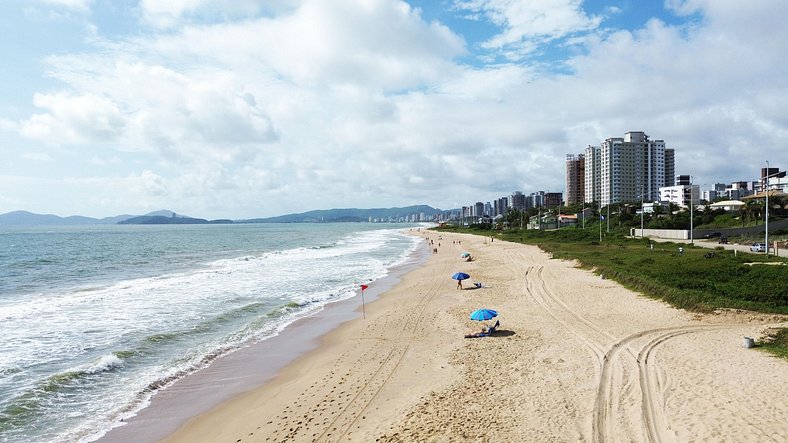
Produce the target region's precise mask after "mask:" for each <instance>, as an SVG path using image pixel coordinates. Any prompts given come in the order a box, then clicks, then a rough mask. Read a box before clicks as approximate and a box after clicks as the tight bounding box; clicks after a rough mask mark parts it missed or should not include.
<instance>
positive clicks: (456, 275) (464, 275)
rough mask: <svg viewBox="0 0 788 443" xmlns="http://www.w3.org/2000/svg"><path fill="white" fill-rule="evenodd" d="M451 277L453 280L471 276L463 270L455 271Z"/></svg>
mask: <svg viewBox="0 0 788 443" xmlns="http://www.w3.org/2000/svg"><path fill="white" fill-rule="evenodd" d="M451 278H452V279H454V280H466V279H469V278H471V276H470V275H468V274H466V273H464V272H456V273H455V274H454V275H452V276H451Z"/></svg>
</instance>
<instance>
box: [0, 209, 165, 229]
mask: <svg viewBox="0 0 788 443" xmlns="http://www.w3.org/2000/svg"><path fill="white" fill-rule="evenodd" d="M172 214H173V212H172V211H167V210H161V211H155V212H152V213H150V214H147V215H166V216H171V215H172ZM133 217H136V216H134V215H129V214H124V215H116V216H114V217H104V218H101V219H98V218H93V217H83V216H81V215H72V216H69V217H60V216H58V215H53V214H35V213H33V212H29V211H13V212H8V213H6V214H0V226H74V225H114V224H117V223H119V222H122V221H124V220H128V219H130V218H133Z"/></svg>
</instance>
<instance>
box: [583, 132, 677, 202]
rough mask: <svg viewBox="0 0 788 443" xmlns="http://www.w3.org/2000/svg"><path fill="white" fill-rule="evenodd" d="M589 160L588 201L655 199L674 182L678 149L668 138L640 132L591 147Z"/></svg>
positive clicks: (587, 158) (587, 156)
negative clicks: (664, 138)
mask: <svg viewBox="0 0 788 443" xmlns="http://www.w3.org/2000/svg"><path fill="white" fill-rule="evenodd" d="M583 154H584V159H585V201H586V202H592V201H595V202H598V203H599V204H600V205H601V206H607V205H609V204H611V203H618V202H626V201H639V200H641V199H642V200H644V201H655V200H657V199H658V198H659V188H661V187H665V186H672V185H673V183H674V182H673V171H674V170H675V166H674V164H673V162H674V152H673V150H672V149H666V148H665V141H664V140H651V139H649V137H648V135H646V134H645V133H644V132H640V131H631V132H627V133H626V134H624V137H623V138H622V137H614V138H608V139H607V140H605V141H604V142H603V143H602V144H601V145H600V146H589V147H588V148H586V150H585V152H584V153H583Z"/></svg>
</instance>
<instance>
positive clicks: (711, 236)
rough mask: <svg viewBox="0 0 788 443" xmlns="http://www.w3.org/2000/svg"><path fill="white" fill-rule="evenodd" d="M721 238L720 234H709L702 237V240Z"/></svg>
mask: <svg viewBox="0 0 788 443" xmlns="http://www.w3.org/2000/svg"><path fill="white" fill-rule="evenodd" d="M717 237H722V232H711V233H709V234H706V235H704V236H703V238H717Z"/></svg>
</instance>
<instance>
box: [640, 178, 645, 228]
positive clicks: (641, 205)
mask: <svg viewBox="0 0 788 443" xmlns="http://www.w3.org/2000/svg"><path fill="white" fill-rule="evenodd" d="M644 209H645V208H644V207H643V188H640V238H643V212H645V211H644Z"/></svg>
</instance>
